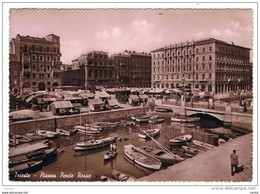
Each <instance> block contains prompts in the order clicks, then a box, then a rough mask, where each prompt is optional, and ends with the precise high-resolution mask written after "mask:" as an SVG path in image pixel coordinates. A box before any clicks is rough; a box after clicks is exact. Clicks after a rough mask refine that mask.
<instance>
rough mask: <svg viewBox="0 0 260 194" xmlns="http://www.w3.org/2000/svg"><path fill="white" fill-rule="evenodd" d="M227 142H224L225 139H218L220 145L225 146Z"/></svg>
mask: <svg viewBox="0 0 260 194" xmlns="http://www.w3.org/2000/svg"><path fill="white" fill-rule="evenodd" d="M226 142H227V141H226V140H224V139H222V138H219V139H218V145H222V144H224V143H226Z"/></svg>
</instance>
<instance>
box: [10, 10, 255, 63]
mask: <svg viewBox="0 0 260 194" xmlns="http://www.w3.org/2000/svg"><path fill="white" fill-rule="evenodd" d="M252 14H253V12H252V10H249V9H244V10H238V9H233V10H232V9H226V10H225V9H224V10H221V9H218V10H217V9H216V10H205V9H204V10H191V9H190V10H177V9H167V10H166V9H143V10H141V9H135V10H126V9H121V10H112V9H104V10H101V9H100V10H95V9H94V10H90V9H88V10H87V9H85V10H65V9H63V10H58V9H48V10H37V9H34V10H33V9H13V10H11V11H10V37H9V38H10V39H11V38H15V36H16V35H17V34H20V35H29V36H34V37H44V36H46V35H48V34H51V33H54V34H56V35H58V36H60V42H61V53H62V57H61V61H62V62H63V63H65V64H71V60H73V59H75V58H77V57H78V56H80V55H81V54H82V53H87V52H89V51H92V50H102V51H106V52H108V53H109V55H112V54H117V53H119V52H122V51H124V50H132V51H137V52H150V51H152V50H154V49H157V48H160V47H163V46H164V45H169V44H174V43H180V42H185V41H192V40H200V39H204V38H210V37H211V38H216V39H220V40H223V41H227V42H234V44H236V45H240V46H244V47H248V48H252V46H253V45H252V40H253V19H252V18H253V16H252Z"/></svg>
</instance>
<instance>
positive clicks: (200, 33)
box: [195, 32, 205, 37]
mask: <svg viewBox="0 0 260 194" xmlns="http://www.w3.org/2000/svg"><path fill="white" fill-rule="evenodd" d="M204 35H205V33H204V32H199V33H197V34H195V36H197V37H202V36H204Z"/></svg>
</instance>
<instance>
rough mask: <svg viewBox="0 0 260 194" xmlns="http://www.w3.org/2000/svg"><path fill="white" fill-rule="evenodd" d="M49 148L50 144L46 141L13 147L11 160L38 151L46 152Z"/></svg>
mask: <svg viewBox="0 0 260 194" xmlns="http://www.w3.org/2000/svg"><path fill="white" fill-rule="evenodd" d="M48 147H49V144H48V142H46V141H41V142H37V143H33V144H30V143H25V144H21V145H18V146H16V147H11V148H10V149H9V158H12V157H15V156H21V155H24V154H29V153H33V152H35V151H38V150H44V149H47V148H48Z"/></svg>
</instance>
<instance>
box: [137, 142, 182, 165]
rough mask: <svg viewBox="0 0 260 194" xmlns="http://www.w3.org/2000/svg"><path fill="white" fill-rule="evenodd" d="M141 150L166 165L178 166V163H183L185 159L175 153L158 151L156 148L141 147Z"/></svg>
mask: <svg viewBox="0 0 260 194" xmlns="http://www.w3.org/2000/svg"><path fill="white" fill-rule="evenodd" d="M141 149H142V150H143V151H144V152H145V153H146V154H149V155H152V156H153V157H155V158H157V159H159V160H160V161H161V162H162V163H164V164H167V165H168V164H176V163H178V162H182V161H183V160H184V158H182V157H180V156H178V155H177V154H174V153H167V152H165V151H164V150H162V149H157V148H154V147H146V146H144V147H141Z"/></svg>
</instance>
